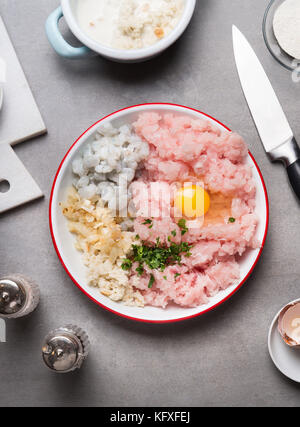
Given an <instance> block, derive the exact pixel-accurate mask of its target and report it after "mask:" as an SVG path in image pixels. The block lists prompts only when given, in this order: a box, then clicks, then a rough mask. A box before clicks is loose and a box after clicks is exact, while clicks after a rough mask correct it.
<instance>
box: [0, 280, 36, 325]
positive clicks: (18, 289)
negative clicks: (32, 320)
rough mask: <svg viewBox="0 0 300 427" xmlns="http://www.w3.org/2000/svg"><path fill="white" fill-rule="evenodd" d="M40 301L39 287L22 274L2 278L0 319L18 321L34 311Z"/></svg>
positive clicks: (0, 286)
mask: <svg viewBox="0 0 300 427" xmlns="http://www.w3.org/2000/svg"><path fill="white" fill-rule="evenodd" d="M39 300H40V290H39V287H38V285H37V284H36V283H35V282H34V281H32V280H30V279H28V278H27V277H24V276H22V275H21V274H9V275H7V276H4V277H1V278H0V318H2V319H16V318H18V317H23V316H26V315H27V314H30V313H31V312H32V311H34V310H35V309H36V307H37V305H38V303H39Z"/></svg>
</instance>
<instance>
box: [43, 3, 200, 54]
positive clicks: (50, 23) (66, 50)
mask: <svg viewBox="0 0 300 427" xmlns="http://www.w3.org/2000/svg"><path fill="white" fill-rule="evenodd" d="M77 1H78V0H61V7H59V8H57V9H56V10H55V11H54V12H52V13H51V15H50V16H49V17H48V19H47V21H46V33H47V36H48V39H49V42H50V43H51V45H52V47H53V48H54V49H55V51H56V52H57V53H58V54H59V55H61V56H63V57H65V58H69V59H79V58H84V57H86V56H89V55H90V54H91V52H92V53H94V52H96V53H98V54H99V55H102V56H104V57H105V58H108V59H111V60H113V61H117V62H140V61H146V60H148V59H151V58H153V57H155V56H157V55H159V54H160V53H162V52H163V51H164V50H166V49H167V48H168V47H169V46H171V45H172V44H173V43H175V41H176V40H177V39H178V38H179V37H180V36H181V35H182V34H183V32H184V31H185V30H186V28H187V26H188V25H189V23H190V21H191V18H192V16H193V14H194V11H195V6H196V0H186V4H185V8H184V11H183V14H182V16H181V18H180V21H179V23H178V24H177V26H176V27H175V28H174V30H173V31H171V33H170V34H168V36H166V37H165V38H163V39H162V40H160V41H159V42H157V43H155V44H154V45H152V46H149V47H146V48H143V49H132V50H120V49H113V48H110V47H107V46H104V45H101V44H100V43H98V42H97V41H95V40H93V39H92V38H90V37H89V36H88V35H87V34H86V33H85V32H84V31H83V30H82V29H81V27H80V26H79V24H78V22H77V19H76V13H75V11H76V3H77ZM63 16H64V17H65V19H66V22H67V24H68V26H69V27H70V30H71V31H72V33H73V34H74V35H75V36H76V37H77V38H78V40H80V41H81V43H82V44H83V46H82V47H73V46H71V45H69V43H67V42H66V41H65V40H64V38H63V36H62V35H61V33H60V30H59V25H58V24H59V21H60V19H61V18H62V17H63Z"/></svg>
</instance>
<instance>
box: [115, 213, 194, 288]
mask: <svg viewBox="0 0 300 427" xmlns="http://www.w3.org/2000/svg"><path fill="white" fill-rule="evenodd" d="M143 225H149V228H150V227H151V226H153V222H152V220H151V219H146V220H145V222H144V223H143ZM178 225H179V227H180V229H181V234H182V235H183V234H185V233H186V232H187V231H188V229H187V227H186V220H185V219H181V220H179V222H178ZM171 235H172V236H173V237H175V236H176V230H173V231H171ZM136 239H137V240H138V239H140V236H139V235H136ZM168 242H169V243H170V245H169V246H168V245H167V244H162V243H161V241H160V238H159V237H158V238H157V239H156V244H150V243H148V244H147V243H146V242H141V244H133V245H132V256H131V257H130V259H127V258H126V259H125V260H124V261H123V264H122V269H123V270H125V271H128V270H130V269H131V268H132V266H133V263H137V264H138V266H137V267H136V269H135V271H136V272H137V273H138V274H139V275H140V276H142V275H143V274H144V273H145V267H146V266H147V267H148V268H149V269H150V270H159V271H161V272H163V271H165V269H166V268H167V267H168V266H170V265H181V258H182V256H185V257H190V256H191V249H192V246H191V245H189V244H188V243H187V242H181V243H179V244H177V243H175V242H173V241H172V238H171V236H168ZM179 276H180V274H179V273H176V274H175V276H174V277H175V280H176V279H177V278H178V277H179ZM163 278H164V280H167V276H163ZM154 282H155V278H154V276H153V274H151V275H150V280H149V284H148V288H152V287H153V284H154Z"/></svg>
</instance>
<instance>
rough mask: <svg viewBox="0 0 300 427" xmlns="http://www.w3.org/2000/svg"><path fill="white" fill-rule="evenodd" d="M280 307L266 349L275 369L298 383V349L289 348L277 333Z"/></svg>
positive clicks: (299, 366) (299, 362) (299, 371)
mask: <svg viewBox="0 0 300 427" xmlns="http://www.w3.org/2000/svg"><path fill="white" fill-rule="evenodd" d="M299 302H300V299H296V300H294V301H291V302H290V303H288V304H286V305H285V306H284V307H286V306H288V305H292V304H295V303H299ZM284 307H282V308H281V309H280V310H279V311H278V313H277V314H276V316H275V317H274V319H273V321H272V323H271V326H270V329H269V336H268V348H269V353H270V356H271V359H272V361H273V363H274V365H275V366H276V368H277V369H278V370H279V371H280V372H281V373H282V374H283V375H285V376H286V377H288V378H289V379H291V380H293V381H296V382H297V383H300V349H299V348H293V347H289V346H288V345H287V344H286V343H285V342H284V341H283V339H282V337H281V335H280V333H279V331H278V320H279V315H280V313H281V312H282V310H283V309H284Z"/></svg>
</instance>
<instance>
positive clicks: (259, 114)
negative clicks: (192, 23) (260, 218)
mask: <svg viewBox="0 0 300 427" xmlns="http://www.w3.org/2000/svg"><path fill="white" fill-rule="evenodd" d="M232 37H233V50H234V56H235V61H236V66H237V70H238V74H239V78H240V81H241V85H242V89H243V92H244V95H245V98H246V101H247V103H248V106H249V108H250V111H251V114H252V117H253V120H254V122H255V125H256V127H257V130H258V133H259V135H260V138H261V141H262V143H263V146H264V149H265V151H266V153H267V154H268V156H269V158H270V159H271V161H278V160H279V161H282V162H283V163H284V164H285V166H286V168H287V172H288V176H289V179H290V182H291V185H292V187H293V189H294V191H295V193H296V195H297V196H298V198H299V199H300V148H299V146H298V144H297V142H296V140H295V138H294V135H293V131H292V129H291V127H290V125H289V122H288V120H287V118H286V115H285V113H284V111H283V109H282V107H281V105H280V102H279V100H278V98H277V96H276V94H275V92H274V89H273V87H272V85H271V83H270V80H269V79H268V77H267V75H266V73H265V70H264V69H263V66H262V65H261V63H260V61H259V59H258V57H257V56H256V54H255V52H254V50H253V49H252V47H251V46H250V44H249V42H248V41H247V39H246V38H245V36H244V35H243V34H242V33H241V32H240V30H239V29H238V28H237V27H236V26H234V25H233V27H232Z"/></svg>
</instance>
